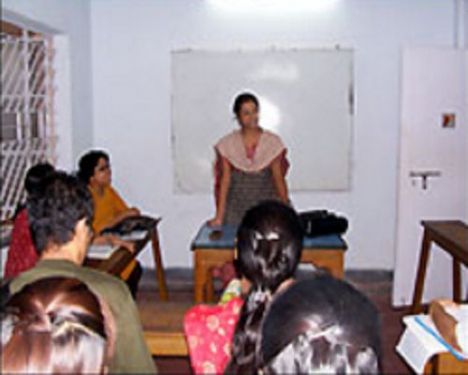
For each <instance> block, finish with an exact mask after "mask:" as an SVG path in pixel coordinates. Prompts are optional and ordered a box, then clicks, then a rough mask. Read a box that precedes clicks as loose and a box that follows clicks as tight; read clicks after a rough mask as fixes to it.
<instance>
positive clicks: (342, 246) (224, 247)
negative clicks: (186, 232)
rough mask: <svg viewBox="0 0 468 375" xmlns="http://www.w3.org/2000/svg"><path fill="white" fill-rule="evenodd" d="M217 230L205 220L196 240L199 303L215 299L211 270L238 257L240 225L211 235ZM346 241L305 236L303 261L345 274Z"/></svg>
mask: <svg viewBox="0 0 468 375" xmlns="http://www.w3.org/2000/svg"><path fill="white" fill-rule="evenodd" d="M212 232H213V230H212V228H210V227H209V226H208V225H206V224H204V225H202V227H201V228H200V230H199V231H198V233H197V235H196V236H195V239H194V240H193V241H192V251H193V254H194V264H195V272H194V298H195V302H196V303H200V302H205V301H213V295H214V293H213V280H212V276H211V270H212V269H213V267H216V266H221V265H223V264H224V263H225V262H229V261H232V260H233V259H234V251H233V250H234V246H235V238H236V232H237V228H236V227H235V226H232V225H224V226H223V227H222V235H221V237H219V238H217V239H213V238H210V235H211V234H212ZM346 248H347V245H346V242H345V241H344V240H343V239H342V238H341V236H339V235H327V236H320V237H305V238H304V249H303V251H302V256H301V263H311V264H313V265H314V266H316V267H321V268H325V269H327V270H328V271H329V272H330V273H331V274H332V275H333V276H335V277H338V278H343V273H344V252H345V250H346Z"/></svg>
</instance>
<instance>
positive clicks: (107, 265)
mask: <svg viewBox="0 0 468 375" xmlns="http://www.w3.org/2000/svg"><path fill="white" fill-rule="evenodd" d="M160 221H161V218H157V219H155V225H154V227H153V228H151V229H149V230H148V232H147V234H146V236H145V237H144V238H143V239H141V240H137V241H135V252H134V253H133V254H132V253H130V252H129V251H128V250H127V249H124V248H119V249H117V250H115V251H114V252H113V253H112V255H111V256H110V257H109V258H107V259H102V260H98V259H93V258H86V259H85V262H84V265H85V266H88V267H93V268H97V269H99V270H101V271H105V272H107V273H110V274H112V275H114V276H117V277H118V276H119V275H120V273H121V272H122V271H123V270H124V269H125V267H126V266H127V265H128V264H129V263H130V262H131V261H132V259H135V258H136V256H137V255H138V254H139V253H140V252H141V251H142V250H143V249H144V248H145V246H146V245H147V244H148V242H149V241H151V247H152V249H153V258H154V265H155V268H156V281H157V283H158V286H159V296H160V298H161V300H163V301H167V300H168V299H169V296H168V291H167V285H166V276H165V274H164V267H163V264H162V258H161V248H160V246H159V235H158V224H159V222H160Z"/></svg>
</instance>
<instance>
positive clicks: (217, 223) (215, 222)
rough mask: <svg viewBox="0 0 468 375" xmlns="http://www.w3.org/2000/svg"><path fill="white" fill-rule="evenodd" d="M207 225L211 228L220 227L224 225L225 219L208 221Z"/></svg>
mask: <svg viewBox="0 0 468 375" xmlns="http://www.w3.org/2000/svg"><path fill="white" fill-rule="evenodd" d="M207 224H208V226H210V227H220V226H221V225H223V219H221V218H217V217H215V218H213V219H211V220H208V221H207Z"/></svg>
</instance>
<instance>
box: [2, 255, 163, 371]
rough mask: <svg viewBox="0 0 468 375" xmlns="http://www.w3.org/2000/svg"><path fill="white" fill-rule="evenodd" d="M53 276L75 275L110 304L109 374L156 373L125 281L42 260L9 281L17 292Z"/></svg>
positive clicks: (60, 261)
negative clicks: (113, 327)
mask: <svg viewBox="0 0 468 375" xmlns="http://www.w3.org/2000/svg"><path fill="white" fill-rule="evenodd" d="M52 276H65V277H73V278H76V279H78V280H80V281H82V282H83V283H85V284H86V285H87V286H88V287H89V288H90V289H91V290H92V291H93V292H94V293H96V294H99V295H100V296H102V298H103V299H104V300H105V301H106V302H107V304H108V305H109V307H110V309H111V311H112V313H113V314H114V318H115V323H116V331H117V332H116V342H115V353H114V358H113V359H112V362H111V364H110V367H109V372H110V373H125V374H135V373H138V374H143V373H151V374H155V373H156V372H157V371H156V367H155V364H154V361H153V358H152V357H151V354H150V353H149V351H148V347H147V346H146V343H145V340H144V337H143V331H142V328H141V322H140V316H139V313H138V310H137V308H136V305H135V302H134V301H133V299H132V296H131V295H130V292H129V290H128V288H127V286H126V285H125V283H124V282H123V281H122V280H120V279H118V278H116V277H114V276H111V275H109V274H106V273H104V272H101V271H97V270H94V269H92V268H88V267H82V266H78V265H76V264H74V263H72V262H70V261H66V260H41V261H39V262H38V263H37V264H36V266H35V267H33V268H31V269H30V270H28V271H26V272H23V273H21V274H20V275H19V276H18V277H16V278H15V279H14V280H13V281H12V282H11V284H10V292H11V293H12V294H13V293H16V292H18V291H19V290H20V289H21V288H23V287H24V286H25V285H27V284H30V283H32V282H34V281H36V280H38V279H43V278H46V277H52Z"/></svg>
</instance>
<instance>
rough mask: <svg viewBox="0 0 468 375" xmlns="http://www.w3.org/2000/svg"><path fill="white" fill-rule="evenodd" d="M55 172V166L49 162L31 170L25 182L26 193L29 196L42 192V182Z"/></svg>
mask: <svg viewBox="0 0 468 375" xmlns="http://www.w3.org/2000/svg"><path fill="white" fill-rule="evenodd" d="M54 171H55V168H54V166H53V165H52V164H50V163H48V162H44V163H38V164H35V165H33V166H32V167H31V168H29V169H28V171H27V172H26V178H25V180H24V188H25V189H26V193H28V195H29V194H35V193H38V192H40V191H41V189H42V181H43V180H44V178H45V177H47V176H48V175H50V174H51V173H53V172H54Z"/></svg>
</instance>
